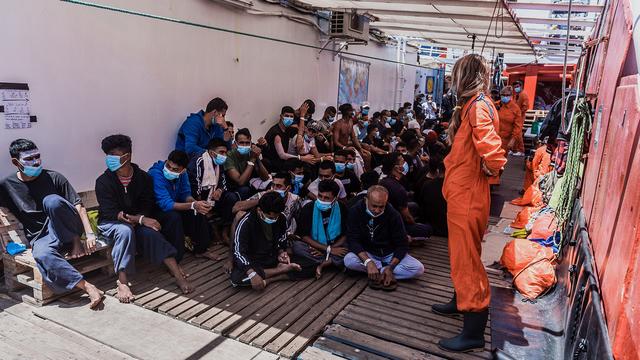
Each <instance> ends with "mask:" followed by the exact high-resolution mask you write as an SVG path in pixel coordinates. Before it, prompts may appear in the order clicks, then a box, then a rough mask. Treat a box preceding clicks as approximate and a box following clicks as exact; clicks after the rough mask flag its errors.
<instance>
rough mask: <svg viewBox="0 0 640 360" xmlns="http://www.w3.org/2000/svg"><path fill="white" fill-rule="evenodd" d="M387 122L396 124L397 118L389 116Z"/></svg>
mask: <svg viewBox="0 0 640 360" xmlns="http://www.w3.org/2000/svg"><path fill="white" fill-rule="evenodd" d="M387 122H388V123H389V125H395V124H396V119H394V118H389V120H387Z"/></svg>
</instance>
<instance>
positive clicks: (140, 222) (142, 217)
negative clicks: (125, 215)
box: [138, 215, 144, 225]
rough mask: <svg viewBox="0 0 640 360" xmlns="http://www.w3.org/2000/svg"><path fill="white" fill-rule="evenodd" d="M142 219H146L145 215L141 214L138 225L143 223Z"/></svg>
mask: <svg viewBox="0 0 640 360" xmlns="http://www.w3.org/2000/svg"><path fill="white" fill-rule="evenodd" d="M142 219H144V215H140V217H139V218H138V225H142Z"/></svg>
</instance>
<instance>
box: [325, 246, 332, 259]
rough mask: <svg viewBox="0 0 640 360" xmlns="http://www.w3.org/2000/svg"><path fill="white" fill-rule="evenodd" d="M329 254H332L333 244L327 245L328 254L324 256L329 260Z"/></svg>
mask: <svg viewBox="0 0 640 360" xmlns="http://www.w3.org/2000/svg"><path fill="white" fill-rule="evenodd" d="M329 255H331V245H327V256H326V257H325V258H324V261H327V260H329Z"/></svg>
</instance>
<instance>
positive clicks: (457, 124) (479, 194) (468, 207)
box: [432, 54, 507, 352]
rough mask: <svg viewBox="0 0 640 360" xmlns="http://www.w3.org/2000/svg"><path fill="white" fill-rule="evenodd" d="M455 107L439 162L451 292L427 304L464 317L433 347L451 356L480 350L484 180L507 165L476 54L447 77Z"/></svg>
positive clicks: (484, 298) (484, 307)
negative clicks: (444, 152)
mask: <svg viewBox="0 0 640 360" xmlns="http://www.w3.org/2000/svg"><path fill="white" fill-rule="evenodd" d="M452 84H453V89H454V94H456V95H457V103H456V105H457V106H456V107H455V111H454V113H453V116H452V117H451V122H450V124H449V130H448V135H449V142H450V143H451V145H452V146H451V152H450V153H449V155H448V156H447V158H446V159H445V160H444V164H445V168H446V171H445V179H444V187H443V190H442V192H443V195H444V197H445V198H446V200H447V224H448V226H449V257H450V262H451V279H452V280H453V287H454V289H455V293H454V296H453V299H452V300H451V301H450V302H449V303H447V304H438V305H433V307H432V310H433V311H434V312H435V313H438V314H441V315H447V316H452V315H460V314H462V315H463V316H464V325H463V328H462V332H461V333H460V334H459V335H457V336H455V337H453V338H450V339H442V340H440V341H439V342H438V345H439V346H440V347H441V348H443V349H444V350H448V351H455V352H468V351H477V350H482V349H483V348H484V330H485V327H486V325H487V318H488V316H489V310H488V307H489V280H488V278H487V273H486V272H485V270H484V266H483V265H482V261H481V260H480V253H481V251H482V237H483V236H484V233H485V230H486V228H487V223H488V221H489V208H490V205H491V197H490V193H489V182H488V177H490V176H495V175H498V173H499V172H500V170H501V169H502V168H503V167H504V165H505V164H506V162H507V160H506V158H505V155H504V154H505V152H504V150H503V149H502V147H501V142H500V136H499V135H498V132H497V131H496V128H495V127H496V126H498V112H497V110H496V108H495V106H494V105H493V103H492V102H491V99H490V98H489V97H488V96H487V95H486V93H487V90H488V85H489V67H488V66H487V64H486V63H485V60H484V59H483V58H482V57H481V56H480V55H477V54H470V55H466V56H464V57H462V58H461V59H460V60H458V61H457V62H456V64H455V65H454V67H453V72H452Z"/></svg>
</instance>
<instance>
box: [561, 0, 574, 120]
mask: <svg viewBox="0 0 640 360" xmlns="http://www.w3.org/2000/svg"><path fill="white" fill-rule="evenodd" d="M572 4H573V0H569V12H568V13H567V39H570V37H569V35H570V33H571V6H572ZM568 55H569V42H568V41H567V42H566V43H565V44H564V63H563V64H562V118H561V119H562V121H561V122H560V123H561V126H564V122H565V112H566V110H567V100H568V99H569V97H568V96H567V95H566V90H567V56H568Z"/></svg>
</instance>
